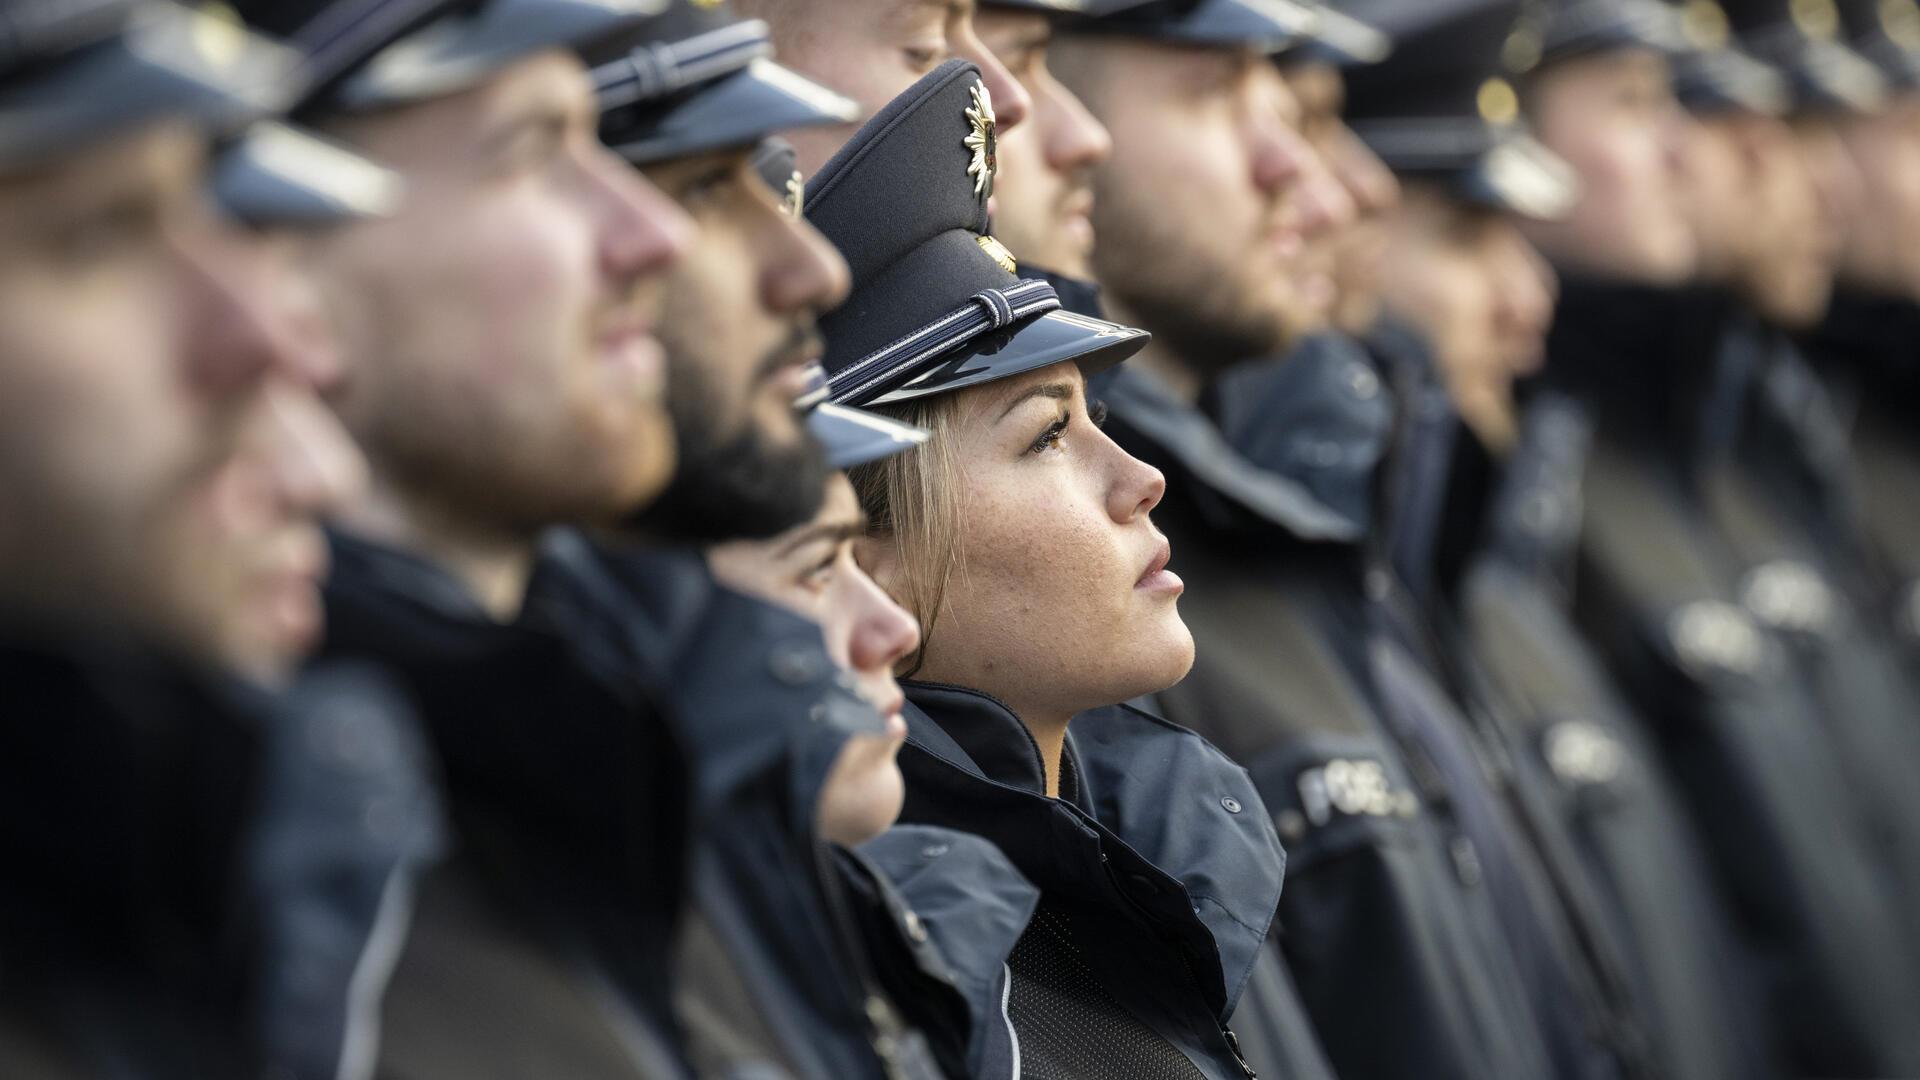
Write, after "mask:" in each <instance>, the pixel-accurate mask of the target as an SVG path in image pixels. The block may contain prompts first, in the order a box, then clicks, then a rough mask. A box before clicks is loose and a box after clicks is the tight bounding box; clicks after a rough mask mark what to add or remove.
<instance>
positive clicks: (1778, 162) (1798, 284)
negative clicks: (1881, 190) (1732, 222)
mask: <svg viewBox="0 0 1920 1080" xmlns="http://www.w3.org/2000/svg"><path fill="white" fill-rule="evenodd" d="M1743 130H1744V131H1745V132H1746V133H1747V134H1748V136H1749V138H1750V140H1751V141H1750V143H1749V148H1750V150H1749V160H1750V162H1751V165H1752V168H1751V170H1750V175H1749V176H1748V178H1747V182H1748V189H1749V194H1748V196H1747V198H1748V200H1749V201H1750V203H1751V204H1752V210H1753V213H1754V216H1753V217H1752V218H1750V219H1748V220H1749V221H1764V222H1766V225H1767V227H1766V228H1764V229H1752V230H1750V231H1751V232H1752V233H1753V234H1754V235H1753V240H1752V242H1751V244H1750V245H1749V246H1748V247H1747V248H1746V250H1745V255H1746V258H1745V259H1744V260H1743V261H1742V262H1741V263H1740V265H1739V266H1738V267H1737V269H1736V272H1735V273H1734V275H1733V283H1734V285H1735V286H1736V287H1737V288H1738V289H1739V290H1740V292H1741V294H1742V295H1743V296H1744V297H1745V298H1746V300H1747V302H1748V303H1750V304H1752V305H1753V308H1754V310H1755V311H1756V312H1757V313H1758V314H1759V315H1760V316H1761V317H1762V318H1765V319H1767V320H1768V321H1770V322H1772V323H1774V324H1775V325H1778V326H1782V327H1785V328H1787V329H1795V330H1797V329H1804V328H1806V327H1810V326H1812V325H1813V324H1815V323H1817V322H1819V321H1820V318H1821V317H1822V316H1823V315H1824V314H1825V313H1826V310H1827V301H1828V299H1829V298H1830V297H1831V295H1832V292H1833V278H1834V273H1835V270H1836V269H1837V267H1838V262H1839V258H1840V243H1841V237H1842V229H1843V228H1844V227H1845V226H1846V224H1847V221H1848V219H1849V218H1850V217H1851V216H1852V208H1853V205H1854V203H1855V202H1856V201H1857V195H1858V190H1859V185H1858V176H1857V174H1856V173H1855V172H1854V171H1853V162H1852V159H1851V158H1849V157H1848V156H1847V154H1846V151H1845V149H1844V147H1843V146H1842V145H1841V143H1840V140H1839V136H1838V134H1837V133H1836V132H1835V130H1834V129H1833V128H1832V126H1831V125H1829V124H1828V123H1827V122H1825V121H1823V120H1818V119H1814V118H1806V119H1802V120H1800V121H1797V122H1795V123H1793V124H1792V125H1788V124H1785V123H1781V122H1779V121H1767V122H1764V123H1763V122H1761V121H1758V120H1753V121H1748V122H1747V123H1746V124H1745V125H1744V127H1743Z"/></svg>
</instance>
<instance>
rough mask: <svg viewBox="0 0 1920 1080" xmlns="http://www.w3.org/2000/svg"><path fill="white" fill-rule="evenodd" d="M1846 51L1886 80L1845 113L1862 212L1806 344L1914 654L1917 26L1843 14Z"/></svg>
mask: <svg viewBox="0 0 1920 1080" xmlns="http://www.w3.org/2000/svg"><path fill="white" fill-rule="evenodd" d="M1840 14H1841V18H1842V20H1843V22H1842V25H1843V28H1844V30H1845V33H1846V40H1847V42H1848V44H1850V45H1851V46H1852V47H1853V48H1854V49H1855V51H1857V52H1858V53H1859V54H1860V55H1861V56H1863V57H1866V58H1867V59H1868V60H1869V61H1871V62H1872V63H1874V65H1875V66H1876V67H1877V68H1878V69H1879V71H1880V73H1881V75H1882V76H1883V77H1884V78H1885V79H1886V81H1887V84H1888V88H1889V93H1888V96H1887V100H1886V101H1885V102H1884V103H1883V104H1882V106H1881V107H1880V108H1879V109H1876V110H1873V111H1870V112H1865V113H1843V114H1841V115H1840V117H1839V119H1838V126H1839V130H1840V135H1841V138H1842V140H1843V142H1844V144H1845V146H1846V149H1847V151H1848V153H1849V155H1850V156H1851V157H1852V159H1853V161H1854V163H1855V165H1856V167H1857V169H1858V171H1859V175H1860V182H1861V188H1860V193H1861V194H1860V200H1859V205H1858V208H1857V211H1856V212H1855V213H1854V214H1853V215H1852V217H1851V222H1850V224H1848V225H1847V227H1846V228H1845V230H1844V235H1843V237H1842V238H1841V243H1840V252H1839V256H1840V266H1839V281H1838V283H1837V289H1836V291H1835V293H1834V295H1833V298H1832V304H1831V306H1830V308H1829V310H1828V313H1827V316H1826V318H1825V320H1824V321H1823V322H1822V323H1821V325H1820V327H1819V328H1818V330H1817V331H1816V332H1815V333H1813V334H1812V335H1810V338H1811V340H1810V342H1809V345H1808V349H1809V352H1810V353H1811V354H1812V358H1813V360H1814V361H1815V363H1816V364H1817V365H1818V367H1819V368H1820V374H1821V376H1822V378H1823V381H1824V382H1825V383H1826V384H1827V386H1828V388H1829V391H1830V392H1831V393H1832V394H1833V395H1834V407H1835V410H1836V411H1837V412H1838V413H1839V414H1840V415H1842V416H1850V417H1851V418H1852V425H1851V431H1850V434H1851V440H1850V448H1851V451H1852V455H1851V460H1852V465H1851V472H1852V474H1853V476H1852V479H1853V483H1852V485H1851V486H1852V492H1851V497H1852V498H1853V499H1854V500H1855V507H1854V509H1855V511H1856V512H1857V513H1858V514H1859V515H1860V518H1859V521H1860V527H1861V528H1862V530H1864V532H1865V533H1866V536H1865V540H1866V543H1867V545H1868V550H1867V551H1864V552H1861V553H1860V557H1859V560H1858V561H1859V562H1860V564H1861V568H1862V569H1866V568H1869V567H1873V566H1876V565H1877V566H1878V568H1879V570H1880V572H1881V573H1882V574H1883V575H1885V576H1884V578H1883V580H1882V582H1881V589H1880V591H1881V594H1882V596H1881V603H1882V605H1883V610H1884V611H1885V613H1886V615H1887V616H1888V617H1890V618H1891V619H1892V621H1893V622H1894V623H1895V625H1896V626H1897V627H1898V628H1899V630H1900V632H1901V633H1902V634H1903V635H1905V637H1906V639H1907V641H1908V643H1909V645H1910V646H1911V644H1912V643H1914V642H1916V641H1920V605H1916V598H1917V597H1920V590H1916V589H1915V588H1914V583H1915V582H1916V581H1920V562H1916V559H1915V554H1914V553H1915V552H1916V551H1920V544H1916V543H1915V541H1914V536H1915V534H1914V530H1913V528H1912V522H1911V521H1910V520H1909V515H1908V513H1907V508H1906V505H1905V503H1904V502H1903V500H1902V499H1901V498H1900V497H1899V495H1898V493H1899V492H1900V491H1901V490H1902V489H1903V487H1904V485H1903V482H1902V481H1901V479H1900V478H1901V477H1902V476H1904V475H1910V473H1911V469H1912V468H1913V462H1914V461H1915V460H1916V459H1915V454H1914V452H1913V450H1912V448H1911V441H1910V440H1909V439H1908V438H1907V436H1906V432H1905V425H1904V424H1903V423H1902V422H1901V421H1900V419H1899V418H1900V417H1903V416H1904V415H1906V414H1907V412H1908V409H1907V405H1908V403H1909V402H1910V401H1911V393H1912V385H1913V384H1912V380H1911V378H1910V372H1911V368H1912V365H1911V364H1910V363H1908V353H1909V351H1910V350H1909V348H1908V346H1907V342H1908V341H1909V340H1910V337H1911V334H1912V332H1913V328H1914V326H1915V320H1914V312H1915V310H1916V309H1915V307H1914V304H1913V297H1914V295H1915V290H1914V282H1915V281H1916V280H1920V279H1917V278H1916V276H1915V273H1914V267H1913V265H1912V262H1911V255H1912V253H1913V251H1914V246H1913V244H1911V243H1910V242H1908V240H1907V239H1906V238H1907V237H1908V236H1910V235H1912V230H1913V228H1914V220H1915V211H1916V208H1917V207H1916V203H1915V200H1913V199H1912V198H1911V197H1910V196H1909V195H1908V194H1907V192H1906V188H1905V187H1904V186H1902V185H1901V183H1900V178H1901V177H1904V176H1907V175H1910V173H1911V171H1912V168H1911V165H1910V164H1908V163H1907V162H1908V161H1909V155H1911V154H1912V152H1913V150H1914V147H1915V141H1914V138H1915V131H1916V130H1917V129H1916V128H1915V126H1914V123H1913V120H1914V102H1915V96H1914V77H1913V63H1914V60H1913V58H1914V57H1915V56H1916V55H1920V53H1917V52H1916V46H1920V39H1916V37H1915V35H1914V33H1913V31H1914V28H1915V22H1914V20H1913V18H1912V16H1911V13H1910V12H1909V11H1908V10H1907V8H1906V5H1904V4H1889V5H1886V7H1885V10H1882V9H1881V7H1880V6H1879V5H1873V4H1858V3H1846V4H1841V5H1840Z"/></svg>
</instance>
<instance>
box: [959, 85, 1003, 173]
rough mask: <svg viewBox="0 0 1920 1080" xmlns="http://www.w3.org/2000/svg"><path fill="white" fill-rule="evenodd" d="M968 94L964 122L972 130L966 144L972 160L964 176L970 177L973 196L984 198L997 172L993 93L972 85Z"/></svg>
mask: <svg viewBox="0 0 1920 1080" xmlns="http://www.w3.org/2000/svg"><path fill="white" fill-rule="evenodd" d="M972 93H973V104H972V105H970V106H968V107H967V123H969V124H971V125H973V130H972V131H970V132H968V133H967V138H966V145H967V149H969V150H971V151H973V160H972V161H970V162H968V163H967V175H968V176H971V177H973V193H974V194H975V195H978V196H980V197H981V198H982V199H987V198H991V197H992V196H993V178H994V176H995V174H997V173H998V172H999V171H1000V160H999V158H998V156H997V155H996V153H995V148H994V141H995V140H994V119H993V94H992V92H990V91H989V90H988V89H987V84H986V83H983V82H975V83H974V84H973V88H972Z"/></svg>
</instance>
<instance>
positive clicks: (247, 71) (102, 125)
mask: <svg viewBox="0 0 1920 1080" xmlns="http://www.w3.org/2000/svg"><path fill="white" fill-rule="evenodd" d="M293 59H294V58H293V56H292V54H291V53H289V52H288V51H287V50H285V49H282V48H280V47H278V46H275V45H272V44H269V43H268V42H267V41H265V40H264V39H262V38H259V37H256V36H254V35H253V34H250V33H248V32H247V31H246V30H245V29H244V28H243V27H241V26H240V25H239V24H237V23H234V22H232V21H230V20H227V19H223V18H220V17H218V16H215V15H212V14H209V13H206V12H202V11H198V10H193V9H189V8H185V7H182V6H180V5H177V4H173V3H170V2H166V0H125V2H121V0H108V2H100V0H11V2H9V3H7V4H5V5H0V169H11V168H23V167H28V166H32V165H35V164H38V163H41V162H44V161H46V160H47V159H49V158H51V157H55V156H57V155H59V154H61V153H65V152H69V151H71V150H74V149H77V148H79V147H82V146H85V145H87V144H88V143H90V142H93V141H95V140H98V139H102V138H107V137H110V136H112V135H115V134H118V133H121V132H125V131H131V130H133V129H135V128H138V127H140V126H141V125H143V124H146V123H149V122H151V121H153V120H155V119H158V118H160V117H164V116H183V117H188V118H191V119H194V120H196V121H198V122H199V123H200V124H202V125H203V126H204V127H206V128H208V129H209V130H211V131H213V132H214V133H219V134H224V133H226V132H229V131H233V130H237V129H239V128H240V127H242V126H244V125H245V124H246V123H248V122H250V121H252V120H254V119H256V118H258V117H261V116H264V115H266V114H268V113H270V112H272V111H274V110H276V109H278V108H279V107H280V106H281V105H283V104H284V103H285V100H286V97H287V95H288V93H289V92H290V91H291V89H292V88H293V86H294V82H293V72H294V63H293Z"/></svg>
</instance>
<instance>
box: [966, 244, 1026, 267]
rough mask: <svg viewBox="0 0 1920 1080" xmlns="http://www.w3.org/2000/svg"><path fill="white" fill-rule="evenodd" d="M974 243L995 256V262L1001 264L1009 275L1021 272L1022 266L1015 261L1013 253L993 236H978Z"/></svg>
mask: <svg viewBox="0 0 1920 1080" xmlns="http://www.w3.org/2000/svg"><path fill="white" fill-rule="evenodd" d="M973 242H974V243H976V244H979V245H980V250H981V251H984V252H986V253H987V254H988V255H991V256H993V261H994V262H997V263H999V264H1000V269H1002V270H1005V271H1006V272H1007V273H1009V274H1014V273H1018V272H1019V271H1020V264H1019V263H1017V262H1015V261H1014V258H1013V252H1011V251H1008V250H1007V245H1005V244H1003V243H1001V242H1000V241H998V240H995V239H994V238H993V237H991V236H976V237H974V238H973Z"/></svg>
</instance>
